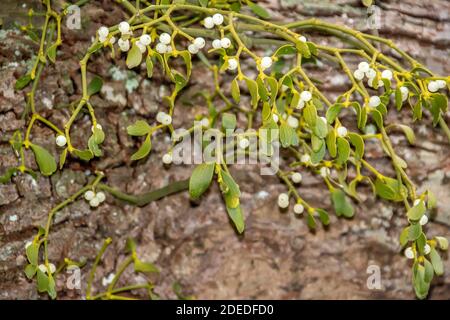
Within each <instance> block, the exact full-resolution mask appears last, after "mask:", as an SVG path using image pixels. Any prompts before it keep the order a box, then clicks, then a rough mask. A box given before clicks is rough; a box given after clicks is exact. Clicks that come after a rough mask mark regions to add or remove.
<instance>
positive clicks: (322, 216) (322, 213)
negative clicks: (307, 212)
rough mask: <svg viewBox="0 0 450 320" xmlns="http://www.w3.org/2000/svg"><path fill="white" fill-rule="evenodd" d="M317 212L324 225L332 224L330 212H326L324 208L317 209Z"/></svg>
mask: <svg viewBox="0 0 450 320" xmlns="http://www.w3.org/2000/svg"><path fill="white" fill-rule="evenodd" d="M316 211H317V213H319V219H320V221H321V222H322V224H323V225H324V226H327V225H329V224H330V216H329V215H328V212H326V211H325V210H323V209H316Z"/></svg>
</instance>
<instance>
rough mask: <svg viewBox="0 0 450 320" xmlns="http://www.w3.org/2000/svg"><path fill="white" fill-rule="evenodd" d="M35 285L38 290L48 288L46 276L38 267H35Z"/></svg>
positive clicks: (41, 290) (43, 290)
mask: <svg viewBox="0 0 450 320" xmlns="http://www.w3.org/2000/svg"><path fill="white" fill-rule="evenodd" d="M37 286H38V291H39V292H46V291H47V290H48V288H49V287H48V277H47V275H46V274H45V273H43V272H42V271H41V270H40V269H39V268H38V269H37Z"/></svg>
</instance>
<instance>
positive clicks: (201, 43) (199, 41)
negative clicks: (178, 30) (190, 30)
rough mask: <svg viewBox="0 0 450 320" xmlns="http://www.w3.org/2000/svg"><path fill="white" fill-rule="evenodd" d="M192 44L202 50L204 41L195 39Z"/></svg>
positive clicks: (200, 38) (199, 38)
mask: <svg viewBox="0 0 450 320" xmlns="http://www.w3.org/2000/svg"><path fill="white" fill-rule="evenodd" d="M193 43H194V45H195V46H196V47H197V49H203V48H204V47H205V44H206V42H205V39H203V38H202V37H198V38H195V39H194V42H193Z"/></svg>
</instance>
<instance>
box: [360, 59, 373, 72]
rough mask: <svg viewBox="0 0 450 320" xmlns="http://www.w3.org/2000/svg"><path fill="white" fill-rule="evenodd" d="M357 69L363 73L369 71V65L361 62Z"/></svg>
mask: <svg viewBox="0 0 450 320" xmlns="http://www.w3.org/2000/svg"><path fill="white" fill-rule="evenodd" d="M358 69H359V70H361V71H362V72H364V73H365V72H367V71H369V69H370V65H369V64H368V63H367V62H365V61H363V62H361V63H360V64H359V65H358Z"/></svg>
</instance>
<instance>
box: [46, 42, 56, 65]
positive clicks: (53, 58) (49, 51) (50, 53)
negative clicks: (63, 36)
mask: <svg viewBox="0 0 450 320" xmlns="http://www.w3.org/2000/svg"><path fill="white" fill-rule="evenodd" d="M57 49H58V45H57V44H56V43H55V44H53V45H51V46H50V47H49V48H48V49H47V56H48V58H49V60H50V61H51V62H52V63H55V62H56V50H57Z"/></svg>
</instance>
